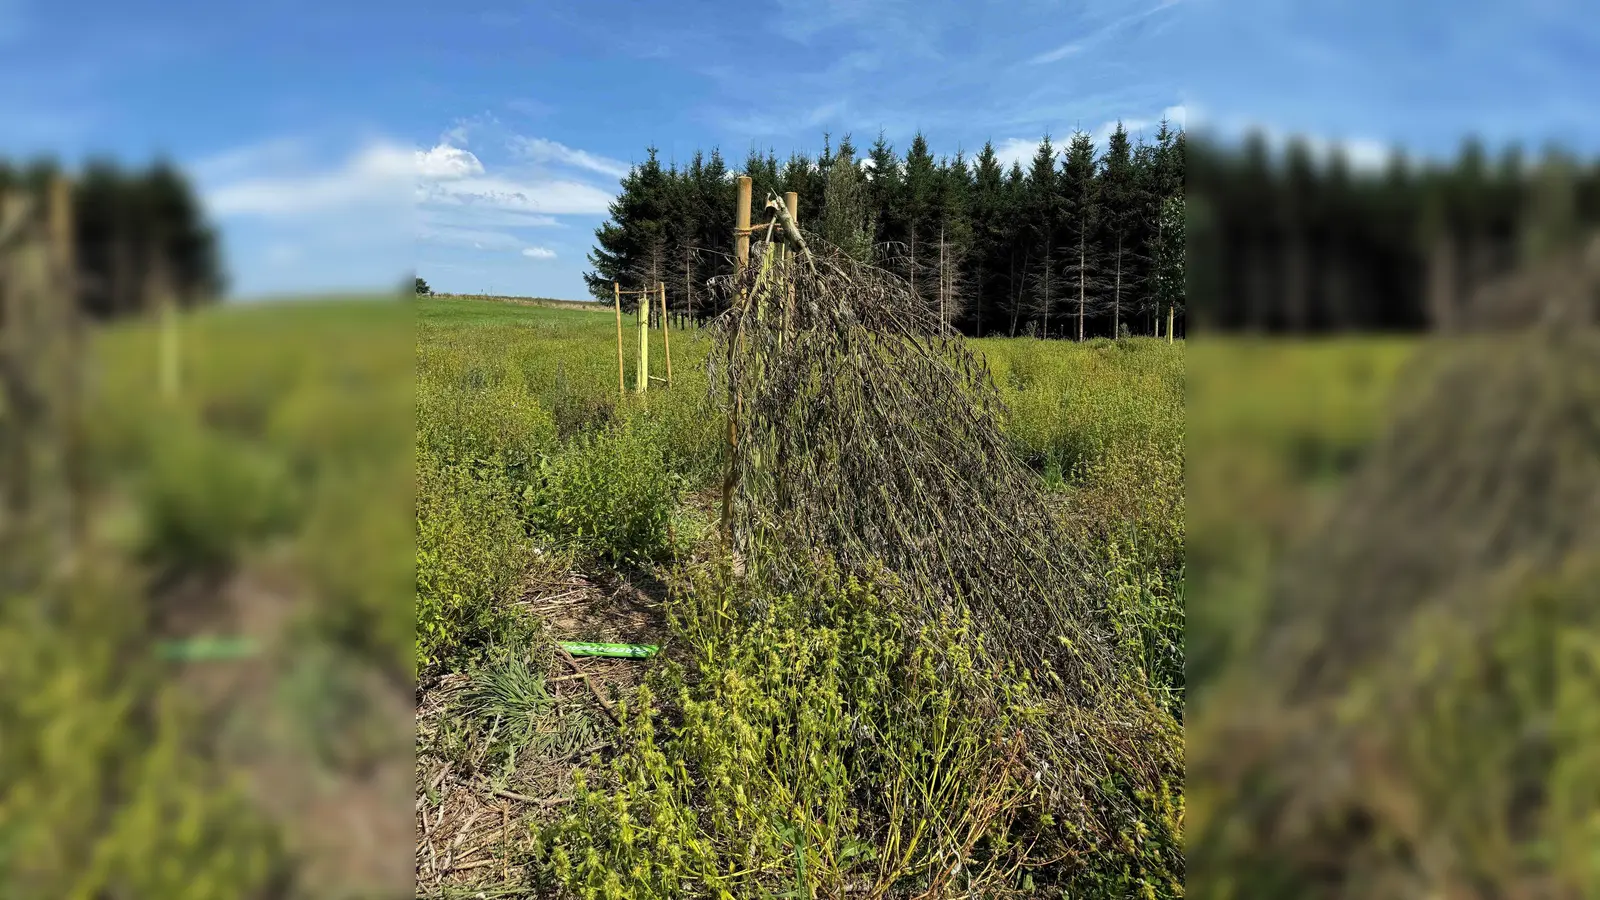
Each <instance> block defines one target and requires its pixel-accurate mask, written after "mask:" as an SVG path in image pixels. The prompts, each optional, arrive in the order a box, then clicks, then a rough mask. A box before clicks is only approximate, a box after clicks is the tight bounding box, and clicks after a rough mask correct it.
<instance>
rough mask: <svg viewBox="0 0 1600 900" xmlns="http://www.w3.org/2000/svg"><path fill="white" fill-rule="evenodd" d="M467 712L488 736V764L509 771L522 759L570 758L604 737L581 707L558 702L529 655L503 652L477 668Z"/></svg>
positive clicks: (464, 702) (467, 695) (468, 694)
mask: <svg viewBox="0 0 1600 900" xmlns="http://www.w3.org/2000/svg"><path fill="white" fill-rule="evenodd" d="M463 708H464V710H465V711H466V712H467V713H468V714H469V715H471V716H473V717H474V718H475V719H476V720H477V723H478V724H479V725H480V727H481V728H482V729H483V730H484V732H485V734H486V737H485V744H486V746H487V749H488V759H489V760H490V761H498V762H500V763H501V765H502V766H503V767H504V768H505V769H506V770H508V771H510V770H514V769H515V768H516V765H517V760H518V757H519V756H523V757H524V758H526V756H527V755H532V756H535V757H562V756H567V755H569V754H572V753H576V752H578V751H579V750H582V749H583V748H585V747H589V746H592V745H593V744H594V743H595V742H596V741H597V740H598V739H599V738H600V736H601V730H600V727H599V723H598V722H597V721H596V720H595V718H594V717H593V716H592V715H590V714H589V712H588V711H587V710H585V709H584V708H583V707H582V706H581V705H578V704H575V703H570V702H568V703H561V702H558V701H557V699H556V697H555V695H553V694H552V693H551V692H550V689H549V686H548V685H547V684H546V683H545V674H544V669H543V668H541V667H540V666H538V665H535V664H534V663H533V661H532V660H530V659H529V655H528V654H527V653H526V652H514V651H513V652H502V653H500V654H499V655H498V658H495V659H491V660H490V661H489V662H488V663H486V664H485V665H482V666H480V667H479V668H477V669H476V670H475V671H474V672H473V673H472V680H471V682H470V684H469V686H468V688H467V693H466V696H465V698H464V700H463Z"/></svg>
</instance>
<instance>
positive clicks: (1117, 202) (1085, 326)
mask: <svg viewBox="0 0 1600 900" xmlns="http://www.w3.org/2000/svg"><path fill="white" fill-rule="evenodd" d="M1184 160H1185V136H1184V134H1183V133H1182V132H1181V130H1178V129H1175V128H1172V127H1169V126H1168V125H1167V124H1165V123H1163V124H1162V126H1161V129H1160V131H1159V132H1158V133H1157V135H1156V136H1155V138H1154V140H1153V141H1152V142H1148V143H1147V142H1145V141H1144V140H1143V139H1138V140H1135V139H1134V138H1133V137H1132V136H1130V135H1129V134H1128V132H1127V131H1126V130H1125V129H1123V128H1122V127H1121V126H1120V125H1119V126H1118V127H1117V129H1116V131H1115V132H1114V133H1113V134H1112V135H1111V136H1110V138H1109V139H1108V140H1107V142H1106V146H1105V147H1104V148H1098V147H1096V146H1095V144H1094V143H1093V141H1091V140H1090V138H1089V136H1088V135H1087V134H1083V133H1078V134H1074V135H1073V136H1072V138H1071V139H1070V140H1069V141H1068V143H1067V145H1066V146H1065V147H1064V148H1060V147H1057V146H1056V145H1055V144H1054V143H1052V141H1051V139H1050V138H1049V137H1048V136H1047V137H1045V138H1044V139H1043V140H1042V141H1041V142H1040V144H1039V147H1038V149H1037V152H1036V153H1035V154H1034V156H1033V158H1032V160H1031V161H1030V162H1029V164H1028V165H1027V166H1022V165H1020V164H1016V163H1013V164H1012V165H1011V166H1009V167H1006V166H1004V165H1003V164H1002V163H1001V162H1000V160H999V159H998V158H997V156H996V154H995V150H994V147H993V146H992V145H991V144H985V145H984V147H983V149H982V150H981V151H979V152H978V154H977V155H975V156H973V157H971V158H968V157H966V156H965V155H964V154H962V153H960V152H958V153H957V154H956V155H955V156H953V157H938V158H936V157H935V156H934V155H933V154H932V153H931V151H930V150H929V148H928V143H927V140H926V139H925V138H924V137H923V136H922V135H921V134H918V135H917V136H916V137H914V138H913V139H912V141H911V144H910V146H909V147H908V148H906V151H905V153H904V154H903V155H901V154H899V153H897V152H896V151H895V149H894V148H893V147H892V146H891V145H890V144H889V143H888V142H887V141H885V140H884V139H883V137H882V136H881V135H880V136H879V138H878V140H877V141H875V142H874V143H873V145H872V146H871V147H869V148H867V149H866V151H865V153H862V152H859V151H858V149H857V148H856V146H855V145H854V144H853V143H852V142H851V140H850V138H849V136H848V135H847V136H846V137H845V138H844V139H843V140H841V141H840V142H839V144H838V146H836V147H835V146H833V144H832V142H831V140H830V139H829V138H827V137H826V136H825V137H824V139H823V150H822V152H821V153H820V154H818V155H817V156H816V157H815V158H813V157H810V156H807V155H804V154H799V153H796V154H794V155H792V156H790V157H789V158H788V159H787V160H784V161H781V162H780V161H779V159H778V158H777V157H776V155H774V154H772V153H771V152H770V151H769V152H768V153H767V154H765V155H763V154H761V153H758V152H752V153H751V154H750V155H749V156H748V157H747V158H746V159H745V161H744V163H743V165H742V166H740V167H738V169H737V170H735V169H733V168H731V167H730V166H729V165H728V164H727V162H726V161H725V160H724V159H723V157H722V155H721V153H720V152H719V151H717V150H715V149H713V150H712V151H711V152H710V153H709V154H707V153H701V152H697V153H695V154H694V156H693V157H691V158H690V159H689V161H688V162H687V164H683V165H678V164H673V165H669V166H665V167H664V166H663V165H662V163H661V161H660V159H659V155H658V153H657V151H656V150H655V149H654V148H651V149H650V150H649V151H648V154H647V156H646V159H645V161H644V162H643V163H642V164H639V165H636V166H634V167H633V169H632V170H631V171H630V172H629V173H628V175H627V176H626V177H625V178H624V179H623V180H622V188H621V191H620V193H619V195H618V196H617V199H616V200H615V201H614V202H613V203H612V205H611V210H610V213H611V215H610V218H609V219H608V220H607V221H606V222H605V223H604V224H603V225H601V226H600V228H599V229H598V230H597V231H596V233H595V237H596V247H595V249H594V250H592V251H591V252H590V254H589V261H590V263H591V264H592V265H593V267H594V268H593V270H592V271H591V272H589V273H587V274H586V275H585V280H586V281H587V283H588V287H589V290H590V293H592V294H593V295H594V297H595V298H596V299H598V300H601V301H604V302H610V301H611V298H612V282H613V281H616V282H620V283H621V285H622V287H623V289H624V290H629V289H637V288H639V287H641V286H644V285H651V284H655V283H657V282H664V283H665V284H666V285H667V291H668V305H669V306H670V307H671V308H672V310H673V311H674V312H675V313H682V314H687V315H692V316H693V317H695V318H705V317H707V316H711V315H714V314H716V313H717V312H720V310H718V309H717V308H716V307H715V301H714V298H712V297H711V296H710V295H709V293H708V292H707V291H706V289H705V282H706V281H707V279H709V278H713V277H716V276H718V275H722V274H726V273H728V272H730V271H731V270H732V265H733V264H732V260H731V255H730V254H731V248H732V243H733V224H734V203H735V197H736V195H735V191H736V186H735V176H736V175H737V174H746V175H749V176H751V178H752V179H753V181H754V187H755V200H756V202H755V206H756V207H757V209H756V218H757V221H760V220H762V219H763V217H762V216H761V215H760V209H759V207H760V206H761V205H762V202H763V200H764V199H765V197H766V196H767V194H768V192H772V193H775V194H779V195H781V194H783V193H784V192H786V191H795V192H797V193H798V194H799V195H800V224H801V227H802V228H804V229H805V230H807V231H811V232H814V233H816V234H817V235H819V236H820V237H822V238H823V239H825V240H826V241H828V242H830V243H832V244H834V245H835V246H838V247H840V248H842V249H844V250H845V252H847V253H850V254H852V255H854V256H856V257H857V258H859V259H861V260H863V261H867V262H872V263H875V264H877V265H880V266H882V267H884V268H886V269H888V270H890V271H892V272H894V273H895V274H896V275H898V276H900V277H901V278H904V279H905V280H906V282H907V283H908V284H909V285H910V286H911V288H912V292H913V296H915V297H916V298H917V300H918V301H920V302H921V303H922V304H923V305H924V307H925V309H926V312H927V313H928V314H929V315H931V316H935V317H937V318H938V319H940V320H942V321H944V322H946V323H948V324H950V325H951V326H953V327H955V328H958V329H960V330H961V331H963V332H964V333H966V334H969V335H1012V336H1014V335H1022V334H1033V335H1038V336H1041V337H1070V338H1085V337H1094V336H1110V335H1116V334H1119V333H1133V334H1152V333H1154V332H1155V331H1156V328H1157V325H1158V323H1159V324H1160V326H1161V327H1162V328H1164V327H1165V319H1166V312H1167V310H1168V309H1169V308H1173V307H1175V308H1176V310H1177V320H1178V323H1179V330H1180V331H1181V329H1182V323H1183V317H1184V306H1185V296H1184V291H1185V283H1184V255H1185V249H1184V243H1185V238H1184V235H1185V213H1184V208H1185V206H1184V204H1185V201H1184V168H1185V161H1184ZM624 302H625V305H628V306H629V308H630V309H631V302H630V301H628V300H627V299H626V298H624Z"/></svg>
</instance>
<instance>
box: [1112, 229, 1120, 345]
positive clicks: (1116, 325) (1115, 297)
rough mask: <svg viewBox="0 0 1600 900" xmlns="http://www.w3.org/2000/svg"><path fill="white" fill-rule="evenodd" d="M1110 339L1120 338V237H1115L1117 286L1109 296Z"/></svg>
mask: <svg viewBox="0 0 1600 900" xmlns="http://www.w3.org/2000/svg"><path fill="white" fill-rule="evenodd" d="M1111 337H1112V338H1113V339H1115V338H1119V337H1122V235H1120V234H1119V235H1117V286H1116V288H1115V289H1114V290H1113V291H1112V294H1111Z"/></svg>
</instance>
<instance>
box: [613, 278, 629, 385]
mask: <svg viewBox="0 0 1600 900" xmlns="http://www.w3.org/2000/svg"><path fill="white" fill-rule="evenodd" d="M611 301H612V303H613V304H615V306H616V308H617V396H618V397H621V396H622V395H624V394H626V393H627V392H628V389H627V387H626V386H625V381H624V377H623V374H622V369H623V366H622V285H620V284H617V283H616V282H615V281H613V282H611Z"/></svg>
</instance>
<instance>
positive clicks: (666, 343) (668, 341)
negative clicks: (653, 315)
mask: <svg viewBox="0 0 1600 900" xmlns="http://www.w3.org/2000/svg"><path fill="white" fill-rule="evenodd" d="M661 345H662V348H663V349H664V350H665V351H666V354H667V387H672V338H671V337H669V336H668V334H667V285H666V282H662V283H661Z"/></svg>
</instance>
